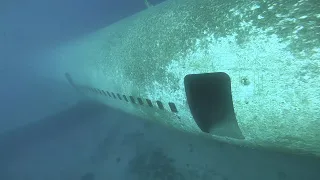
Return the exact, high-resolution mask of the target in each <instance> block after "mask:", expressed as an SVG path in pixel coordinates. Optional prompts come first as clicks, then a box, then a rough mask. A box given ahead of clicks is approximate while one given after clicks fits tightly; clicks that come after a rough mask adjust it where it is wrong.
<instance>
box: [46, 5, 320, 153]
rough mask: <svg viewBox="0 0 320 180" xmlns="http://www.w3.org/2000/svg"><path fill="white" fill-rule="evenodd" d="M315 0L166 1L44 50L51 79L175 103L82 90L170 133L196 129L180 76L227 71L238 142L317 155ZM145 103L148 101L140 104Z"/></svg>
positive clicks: (319, 98) (319, 45)
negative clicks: (172, 129)
mask: <svg viewBox="0 0 320 180" xmlns="http://www.w3.org/2000/svg"><path fill="white" fill-rule="evenodd" d="M318 7H320V4H319V1H317V0H313V1H312V0H300V1H298V0H291V1H267V2H266V1H262V0H260V1H244V0H242V1H231V0H229V1H225V0H216V1H212V0H172V1H171V0H169V1H167V2H165V3H162V4H160V5H159V6H155V7H152V8H149V9H148V10H146V11H143V12H141V13H138V14H136V15H134V16H132V17H129V18H127V19H125V20H123V21H120V22H118V23H116V24H113V25H111V26H109V27H106V28H104V29H101V30H99V31H97V32H95V33H92V34H90V35H88V36H86V37H83V38H80V39H76V40H74V41H71V42H69V43H67V44H62V45H61V46H59V47H57V48H55V49H54V50H51V51H50V53H48V54H47V55H46V56H51V58H52V60H53V61H52V63H53V64H52V67H55V68H53V71H52V72H50V76H51V77H53V78H56V79H61V80H62V79H64V80H65V77H64V73H66V72H68V73H70V74H71V76H72V78H73V80H74V82H75V83H76V84H77V85H79V87H80V86H81V87H84V86H86V87H92V88H97V89H101V90H106V91H110V92H114V93H116V94H117V93H119V94H121V95H122V94H126V95H128V96H129V95H132V96H134V97H143V98H148V99H151V100H153V103H154V101H156V100H160V101H161V102H164V104H165V105H164V106H165V107H164V108H165V109H169V107H168V105H167V104H168V102H174V103H175V105H176V107H177V109H178V112H177V113H172V112H167V111H162V110H155V109H150V108H148V107H146V106H138V105H137V104H130V103H127V102H125V101H123V100H122V101H121V100H119V99H116V98H107V97H105V96H101V95H96V94H94V93H90V92H87V91H83V93H85V94H86V95H87V96H90V97H92V98H95V99H97V100H99V101H102V102H104V103H106V104H108V105H110V106H113V107H116V108H120V109H122V110H124V111H126V112H130V113H133V114H136V115H139V116H142V117H145V118H147V119H155V120H157V121H161V122H162V123H165V124H168V125H169V126H172V127H175V128H177V129H180V130H183V131H188V132H193V133H196V134H202V133H201V131H200V130H199V128H198V127H197V125H196V123H195V122H194V120H193V118H192V115H191V113H190V111H189V110H188V105H187V101H186V95H185V89H184V85H183V78H184V77H185V76H186V75H187V74H192V73H207V72H225V73H227V74H228V75H229V76H230V78H231V85H232V87H231V88H232V98H233V105H234V109H235V113H236V118H237V121H238V124H239V127H240V129H241V132H242V134H243V136H244V137H245V140H237V139H232V138H231V139H230V138H225V137H220V136H215V135H212V137H213V138H215V139H220V140H223V141H229V142H231V143H236V144H243V145H249V146H253V147H258V146H262V147H265V148H272V149H278V150H283V151H290V152H295V153H297V152H302V153H310V154H314V155H318V156H320V131H319V128H320V119H319V113H320V86H319V85H318V82H320V76H319V74H320V40H319V37H320V26H319V25H320V9H319V8H318ZM145 104H146V103H145Z"/></svg>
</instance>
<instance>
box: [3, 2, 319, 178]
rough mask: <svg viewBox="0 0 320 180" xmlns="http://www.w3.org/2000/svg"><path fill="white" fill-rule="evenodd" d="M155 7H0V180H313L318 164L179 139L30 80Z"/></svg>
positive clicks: (103, 4)
mask: <svg viewBox="0 0 320 180" xmlns="http://www.w3.org/2000/svg"><path fill="white" fill-rule="evenodd" d="M158 3H161V0H150V1H148V2H147V1H144V0H91V1H85V0H78V1H72V0H55V1H53V0H30V1H22V0H4V1H1V2H0V80H1V84H0V100H1V101H0V180H60V179H61V180H106V179H108V180H109V179H111V180H122V179H124V180H129V179H132V180H257V179H259V180H319V179H320V159H316V158H312V157H308V156H294V155H288V154H281V153H277V152H270V151H263V150H255V149H248V148H242V147H238V146H233V145H229V144H225V143H220V142H214V141H212V140H208V139H200V138H199V137H194V136H191V135H187V134H186V135H185V136H182V135H181V133H177V132H176V131H174V130H171V129H166V128H164V127H161V126H159V125H156V124H153V123H152V122H147V121H144V120H141V119H139V118H137V117H133V116H130V115H127V114H124V113H122V112H119V111H116V110H113V109H110V108H108V107H106V106H104V105H101V104H97V103H95V102H87V101H85V102H78V101H77V96H76V95H75V94H74V92H73V90H72V89H71V88H70V87H69V86H67V85H65V84H63V85H61V84H58V83H57V84H55V83H54V82H51V81H48V80H47V79H45V78H43V77H41V74H38V73H37V72H36V71H35V69H38V68H39V67H38V66H37V65H38V64H39V62H37V61H42V62H41V64H43V62H45V61H46V59H41V60H39V59H37V60H35V59H32V58H31V57H32V56H33V54H35V53H39V52H41V51H42V50H43V49H45V48H48V47H53V46H55V45H57V44H59V43H62V42H66V41H68V40H71V39H76V38H77V37H81V36H83V35H86V34H88V33H90V32H94V31H96V30H98V29H100V28H102V27H106V26H108V25H110V24H112V23H114V22H117V21H119V20H121V19H123V18H125V17H128V16H130V15H133V14H135V13H137V12H139V11H142V10H144V9H146V8H148V6H150V5H157V4H158ZM43 71H46V69H43ZM194 164H202V166H194Z"/></svg>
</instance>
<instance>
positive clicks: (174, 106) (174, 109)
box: [169, 102, 178, 113]
mask: <svg viewBox="0 0 320 180" xmlns="http://www.w3.org/2000/svg"><path fill="white" fill-rule="evenodd" d="M169 107H170V109H171V111H172V112H175V113H176V112H178V110H177V107H176V105H175V104H174V103H172V102H169Z"/></svg>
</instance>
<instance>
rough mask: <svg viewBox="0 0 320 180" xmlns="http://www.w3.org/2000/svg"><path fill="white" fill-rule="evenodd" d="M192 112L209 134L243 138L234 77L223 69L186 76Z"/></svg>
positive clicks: (200, 126)
mask: <svg viewBox="0 0 320 180" xmlns="http://www.w3.org/2000/svg"><path fill="white" fill-rule="evenodd" d="M184 85H185V91H186V96H187V101H188V104H189V108H190V111H191V113H192V116H193V118H194V120H195V121H196V123H197V125H198V126H199V128H200V129H201V130H202V131H203V132H206V133H211V134H215V135H219V136H227V137H232V138H238V139H243V138H244V137H243V135H242V133H241V130H240V128H239V126H238V123H237V119H236V116H235V113H234V108H233V102H232V95H231V80H230V77H229V76H228V75H227V74H226V73H223V72H218V73H204V74H189V75H187V76H185V78H184Z"/></svg>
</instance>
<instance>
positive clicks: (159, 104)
mask: <svg viewBox="0 0 320 180" xmlns="http://www.w3.org/2000/svg"><path fill="white" fill-rule="evenodd" d="M157 105H158V107H159V109H161V110H164V106H163V104H162V102H161V101H157Z"/></svg>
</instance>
